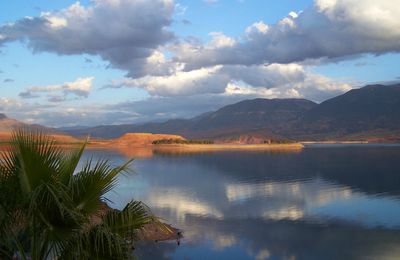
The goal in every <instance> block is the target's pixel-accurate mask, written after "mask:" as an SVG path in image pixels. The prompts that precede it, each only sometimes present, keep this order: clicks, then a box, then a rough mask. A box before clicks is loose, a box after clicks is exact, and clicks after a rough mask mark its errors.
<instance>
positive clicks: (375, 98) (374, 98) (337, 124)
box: [285, 85, 400, 139]
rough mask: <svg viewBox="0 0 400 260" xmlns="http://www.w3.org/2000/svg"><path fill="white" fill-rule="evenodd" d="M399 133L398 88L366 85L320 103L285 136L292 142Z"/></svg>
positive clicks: (399, 109)
mask: <svg viewBox="0 0 400 260" xmlns="http://www.w3.org/2000/svg"><path fill="white" fill-rule="evenodd" d="M399 130H400V85H391V86H384V85H369V86H366V87H363V88H360V89H353V90H351V91H349V92H347V93H345V94H343V95H340V96H337V97H334V98H332V99H329V100H327V101H325V102H322V103H321V104H319V105H318V106H316V107H314V108H313V109H311V110H309V111H307V113H305V114H304V115H303V117H302V118H301V119H300V120H299V121H298V122H297V123H296V124H295V125H294V126H293V127H292V128H290V129H286V131H285V134H286V135H287V136H290V137H292V138H295V139H304V138H305V139H327V138H346V137H357V136H363V137H364V138H365V137H368V136H370V137H374V136H377V135H379V136H384V135H391V133H395V132H399Z"/></svg>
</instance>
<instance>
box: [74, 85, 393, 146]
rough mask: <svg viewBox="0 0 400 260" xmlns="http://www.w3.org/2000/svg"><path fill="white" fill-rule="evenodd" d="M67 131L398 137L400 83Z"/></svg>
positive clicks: (229, 137)
mask: <svg viewBox="0 0 400 260" xmlns="http://www.w3.org/2000/svg"><path fill="white" fill-rule="evenodd" d="M66 132H67V133H69V134H72V135H74V136H86V135H91V136H93V137H98V138H116V137H119V136H121V135H123V134H125V133H129V132H133V133H134V132H140V133H141V132H151V133H166V134H177V135H182V136H184V137H186V138H190V139H213V140H217V141H218V140H219V141H229V142H239V143H241V142H250V143H257V142H262V141H263V140H265V139H292V140H332V139H335V140H374V141H380V140H381V141H388V140H389V141H396V140H400V85H399V84H397V85H390V86H384V85H370V86H366V87H363V88H360V89H354V90H351V91H349V92H347V93H345V94H343V95H340V96H337V97H334V98H332V99H329V100H326V101H324V102H322V103H321V104H316V103H314V102H312V101H309V100H305V99H253V100H245V101H241V102H239V103H236V104H232V105H228V106H225V107H222V108H221V109H219V110H217V111H213V112H209V113H206V114H203V115H200V116H198V117H194V118H192V119H173V120H168V121H166V122H163V123H147V124H142V125H109V126H98V127H92V128H84V129H72V130H67V131H66Z"/></svg>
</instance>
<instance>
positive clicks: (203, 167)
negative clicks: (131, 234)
mask: <svg viewBox="0 0 400 260" xmlns="http://www.w3.org/2000/svg"><path fill="white" fill-rule="evenodd" d="M86 156H94V157H104V156H106V157H109V158H111V160H112V161H113V162H115V163H121V162H122V161H124V160H126V157H124V156H123V155H121V154H119V153H118V152H104V151H90V152H88V153H87V154H86ZM134 170H135V172H136V173H135V174H131V175H125V176H121V177H120V179H119V185H118V186H117V187H116V188H115V189H114V191H113V192H110V193H109V194H108V198H109V199H111V200H112V201H113V202H114V203H115V204H114V206H115V207H117V208H120V207H122V206H123V205H124V204H125V203H127V202H128V201H130V200H131V199H132V198H135V199H137V200H142V201H144V202H145V203H146V204H147V205H149V206H150V207H151V209H152V210H153V212H154V213H155V214H157V215H158V216H161V217H162V218H164V219H165V220H166V222H169V223H171V224H173V225H174V226H176V227H179V228H181V229H183V230H184V238H183V239H182V240H181V244H180V245H179V246H178V245H177V243H176V242H173V241H172V242H160V243H148V244H141V245H140V246H139V249H137V250H136V251H135V254H136V255H137V256H138V257H139V258H140V259H163V258H165V259H296V260H298V259H400V147H399V146H386V147H378V146H365V145H364V146H312V147H308V148H306V149H304V150H303V151H301V152H292V153H285V152H218V153H205V154H195V155H193V154H192V155H165V154H164V155H163V154H155V155H153V157H151V158H147V159H137V160H136V161H135V162H134Z"/></svg>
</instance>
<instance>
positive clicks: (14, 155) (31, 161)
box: [8, 129, 62, 193]
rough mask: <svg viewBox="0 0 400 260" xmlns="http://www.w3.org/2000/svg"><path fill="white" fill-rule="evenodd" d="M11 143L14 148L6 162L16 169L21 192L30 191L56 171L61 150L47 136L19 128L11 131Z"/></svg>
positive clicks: (47, 179)
mask: <svg viewBox="0 0 400 260" xmlns="http://www.w3.org/2000/svg"><path fill="white" fill-rule="evenodd" d="M12 145H13V147H14V148H15V149H14V150H13V151H12V152H11V155H10V156H9V158H8V162H9V164H10V163H12V164H13V166H14V167H15V168H16V170H17V173H18V175H19V176H18V177H19V180H20V183H21V190H22V192H24V193H29V192H31V191H32V190H33V189H34V188H35V187H37V186H38V185H40V183H42V182H45V181H49V180H50V179H51V178H52V177H53V176H54V173H55V172H58V169H59V166H60V158H61V154H62V150H61V149H60V148H57V147H56V146H55V145H54V140H52V139H51V138H50V137H49V136H47V135H44V134H43V133H40V132H37V133H34V132H30V131H28V130H25V129H19V130H17V131H16V132H14V133H13V137H12ZM10 166H11V165H9V167H10Z"/></svg>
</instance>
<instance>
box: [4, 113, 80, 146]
mask: <svg viewBox="0 0 400 260" xmlns="http://www.w3.org/2000/svg"><path fill="white" fill-rule="evenodd" d="M18 128H27V129H32V130H38V131H41V132H44V133H48V134H51V136H52V137H53V138H54V139H55V140H56V141H57V142H62V143H75V142H79V141H80V140H79V139H77V138H75V137H72V136H69V135H66V134H64V133H61V132H58V131H55V130H54V129H52V128H48V127H45V126H41V125H30V124H25V123H22V122H20V121H18V120H15V119H12V118H8V117H7V116H6V115H4V114H0V142H5V141H8V140H10V138H11V135H12V131H13V130H15V129H18Z"/></svg>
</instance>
